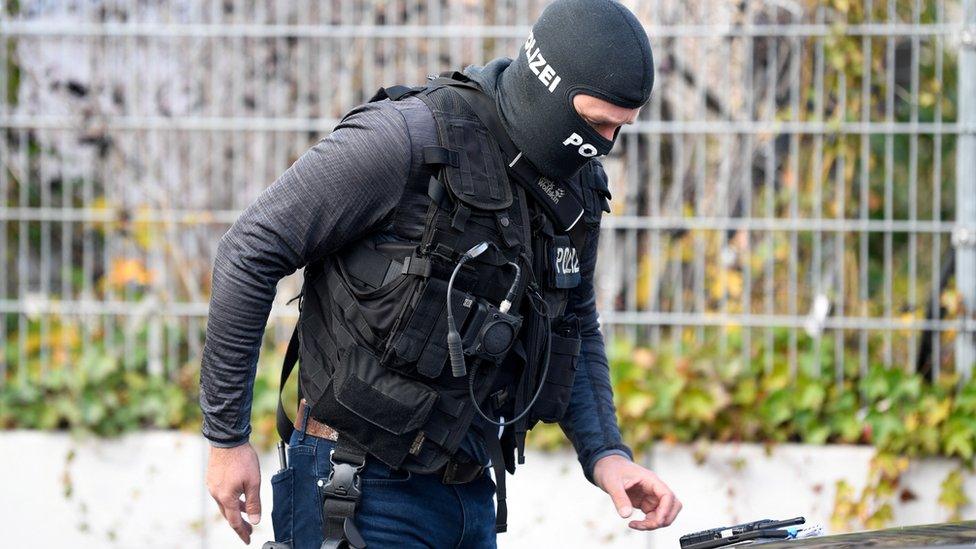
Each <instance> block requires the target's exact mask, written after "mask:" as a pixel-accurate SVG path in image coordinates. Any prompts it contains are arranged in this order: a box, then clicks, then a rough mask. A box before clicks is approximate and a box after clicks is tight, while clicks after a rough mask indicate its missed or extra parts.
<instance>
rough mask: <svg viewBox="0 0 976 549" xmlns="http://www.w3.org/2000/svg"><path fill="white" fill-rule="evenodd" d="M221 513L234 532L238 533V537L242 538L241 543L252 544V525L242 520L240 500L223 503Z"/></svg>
mask: <svg viewBox="0 0 976 549" xmlns="http://www.w3.org/2000/svg"><path fill="white" fill-rule="evenodd" d="M220 513H221V514H222V515H224V519H225V520H227V524H229V525H230V527H231V528H232V529H233V530H234V532H237V537H239V538H241V541H243V542H244V543H251V531H252V529H251V525H250V524H248V523H246V522H244V519H243V518H241V512H240V500H239V499H233V500H225V501H223V502H222V503H221V504H220Z"/></svg>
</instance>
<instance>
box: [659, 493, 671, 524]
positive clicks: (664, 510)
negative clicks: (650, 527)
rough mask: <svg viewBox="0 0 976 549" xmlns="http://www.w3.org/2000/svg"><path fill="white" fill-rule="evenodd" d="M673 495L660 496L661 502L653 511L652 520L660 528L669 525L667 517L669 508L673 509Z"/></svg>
mask: <svg viewBox="0 0 976 549" xmlns="http://www.w3.org/2000/svg"><path fill="white" fill-rule="evenodd" d="M674 501H675V499H674V494H672V493H671V492H668V493H666V494H664V495H663V496H661V501H660V502H658V504H657V509H655V510H654V520H655V522H657V523H658V524H660V525H661V526H667V525H669V524H671V521H670V520H668V517H669V516H670V515H671V508H672V507H674Z"/></svg>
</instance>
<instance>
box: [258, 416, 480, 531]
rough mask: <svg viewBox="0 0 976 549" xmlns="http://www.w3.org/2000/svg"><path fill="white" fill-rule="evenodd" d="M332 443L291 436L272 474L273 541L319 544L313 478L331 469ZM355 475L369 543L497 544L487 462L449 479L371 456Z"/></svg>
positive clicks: (361, 524)
mask: <svg viewBox="0 0 976 549" xmlns="http://www.w3.org/2000/svg"><path fill="white" fill-rule="evenodd" d="M334 445H335V443H334V442H332V441H330V440H327V439H323V438H318V437H313V436H311V435H308V434H305V433H304V432H301V431H297V430H296V431H295V433H294V434H293V435H292V437H291V441H290V444H289V448H288V468H287V469H285V470H283V471H279V472H278V473H277V474H275V475H274V476H273V477H271V487H272V491H273V492H274V498H273V503H272V508H271V521H272V523H273V525H274V532H275V541H291V544H292V548H293V549H319V545H321V543H322V502H321V500H320V498H319V491H318V488H317V486H316V483H317V482H318V480H319V479H324V478H326V477H328V476H329V469H330V467H331V464H330V462H329V452H330V450H332V448H333V446H334ZM360 476H361V478H362V492H363V495H362V499H361V500H360V504H359V509H358V510H357V512H356V526H358V527H359V531H360V533H361V534H362V535H363V538H365V540H366V545H367V546H368V548H369V549H383V548H387V547H391V548H396V549H410V548H415V547H424V548H427V547H436V548H438V549H439V548H442V547H466V548H467V547H470V548H478V549H482V548H494V547H495V505H494V501H493V500H494V494H495V483H494V482H493V481H492V480H491V476H490V475H489V474H488V471H487V469H486V470H485V472H484V473H482V476H481V477H479V478H478V479H476V480H474V481H472V482H469V483H467V484H454V485H447V484H443V483H442V482H441V481H440V476H439V475H420V474H415V473H410V472H408V471H403V470H394V469H391V468H390V467H387V466H386V465H384V464H382V463H380V462H379V461H376V460H375V459H373V458H372V457H370V458H368V459H367V460H366V466H365V467H364V468H363V470H362V472H361V473H360Z"/></svg>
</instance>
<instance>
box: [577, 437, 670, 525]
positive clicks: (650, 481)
mask: <svg viewBox="0 0 976 549" xmlns="http://www.w3.org/2000/svg"><path fill="white" fill-rule="evenodd" d="M593 480H595V481H596V484H597V486H599V487H600V488H602V489H603V491H604V492H606V493H607V494H609V495H610V499H611V500H613V505H614V506H615V507H616V508H617V513H619V514H620V516H621V517H623V518H628V517H630V515H631V514H632V513H633V512H634V507H637V508H638V509H640V510H641V511H643V512H644V514H645V516H644V520H632V521H630V524H629V526H630V527H631V528H633V529H634V530H654V529H657V528H663V527H665V526H668V525H669V524H671V523H672V522H674V519H675V517H677V516H678V512H680V511H681V502H680V501H678V498H676V497H675V496H674V492H672V491H671V489H670V488H668V486H667V484H664V482H663V481H661V479H660V478H658V476H657V475H656V474H654V473H653V472H652V471H650V470H648V469H645V468H643V467H641V466H640V465H637V464H636V463H634V462H632V461H630V460H629V459H627V458H625V457H623V456H617V455H614V456H607V457H605V458H603V459H601V460H600V461H598V462H596V466H595V467H594V468H593Z"/></svg>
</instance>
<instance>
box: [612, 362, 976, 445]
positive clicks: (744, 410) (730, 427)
mask: <svg viewBox="0 0 976 549" xmlns="http://www.w3.org/2000/svg"><path fill="white" fill-rule="evenodd" d="M611 354H612V362H613V366H612V371H613V374H614V378H615V379H614V381H615V387H616V395H615V396H616V400H617V405H618V411H619V413H620V416H621V429H622V430H623V433H624V436H625V438H626V439H627V442H628V443H629V444H631V445H633V446H634V447H635V448H643V447H646V446H648V445H650V444H653V443H654V442H657V441H668V442H693V441H695V440H699V439H705V440H712V441H719V442H746V441H748V442H805V443H811V444H824V443H847V444H871V445H874V446H875V447H877V448H878V449H879V450H880V451H882V452H887V453H892V454H897V455H901V456H907V457H915V456H946V457H958V458H961V459H962V460H964V461H966V462H967V463H971V462H972V459H973V455H974V445H976V421H973V418H974V417H976V406H974V404H976V382H974V381H969V382H967V383H964V384H961V385H960V384H959V382H958V380H957V379H956V378H955V377H954V376H950V375H945V376H943V377H942V378H940V379H939V380H938V381H936V382H934V383H933V382H929V381H928V380H926V379H925V378H924V377H923V376H922V375H920V374H915V373H906V372H905V371H903V370H901V369H899V368H885V367H883V366H881V365H872V366H871V367H870V368H869V369H868V372H867V375H866V376H864V377H863V378H861V379H860V380H859V381H855V380H850V379H845V380H843V381H840V382H838V381H837V380H836V379H834V377H833V376H832V375H820V374H819V372H811V371H810V369H808V368H799V369H798V371H797V372H796V375H795V376H793V375H791V374H790V371H789V368H788V366H787V364H786V363H785V362H784V361H777V362H775V363H774V365H773V367H772V369H770V370H767V369H766V368H764V367H763V366H762V365H761V364H760V363H761V361H759V360H751V361H749V362H748V363H743V362H742V361H741V360H728V361H726V362H724V363H723V362H722V361H721V360H720V358H719V357H716V356H715V355H714V351H713V350H712V347H711V346H701V347H699V348H697V349H683V350H682V351H681V353H680V354H679V355H675V354H672V352H669V351H668V350H667V349H662V350H660V351H658V352H654V351H651V350H650V349H644V348H637V349H633V348H631V347H629V346H627V345H626V344H617V345H616V346H615V348H614V349H613V350H612V353H611Z"/></svg>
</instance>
